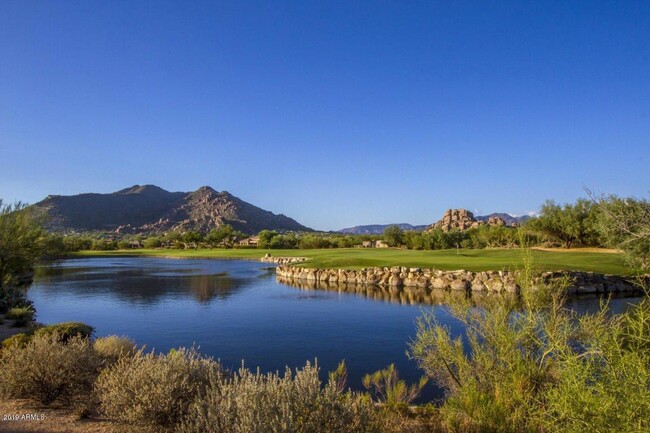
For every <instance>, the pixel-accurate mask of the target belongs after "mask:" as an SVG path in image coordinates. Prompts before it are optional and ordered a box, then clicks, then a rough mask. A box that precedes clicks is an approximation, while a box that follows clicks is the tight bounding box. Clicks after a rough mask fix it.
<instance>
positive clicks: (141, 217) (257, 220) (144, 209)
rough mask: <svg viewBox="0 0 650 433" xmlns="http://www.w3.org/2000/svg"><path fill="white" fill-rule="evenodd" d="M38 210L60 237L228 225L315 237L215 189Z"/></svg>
mask: <svg viewBox="0 0 650 433" xmlns="http://www.w3.org/2000/svg"><path fill="white" fill-rule="evenodd" d="M34 207H35V208H37V209H40V210H42V211H44V212H45V213H46V215H47V216H48V223H47V226H48V229H49V230H51V231H57V232H70V231H72V232H83V231H105V232H115V233H161V232H167V231H173V230H180V231H189V230H193V231H201V232H207V231H209V230H211V229H213V228H216V227H218V226H220V225H222V224H230V225H232V226H233V227H234V228H235V229H236V230H239V231H242V232H244V233H247V234H256V233H258V232H259V231H261V230H264V229H269V230H278V231H312V230H311V229H310V228H308V227H305V226H303V225H302V224H299V223H298V222H296V221H295V220H293V219H291V218H289V217H287V216H285V215H283V214H279V215H276V214H274V213H272V212H269V211H266V210H264V209H261V208H259V207H257V206H254V205H252V204H250V203H247V202H245V201H243V200H241V199H239V198H238V197H235V196H233V195H232V194H230V193H229V192H227V191H216V190H214V189H212V188H211V187H209V186H203V187H201V188H199V189H198V190H196V191H193V192H169V191H166V190H164V189H162V188H160V187H158V186H155V185H134V186H132V187H130V188H125V189H122V190H120V191H116V192H113V193H108V194H97V193H87V194H78V195H72V196H61V195H50V196H48V197H47V198H45V199H44V200H42V201H40V202H38V203H36V204H35V205H34Z"/></svg>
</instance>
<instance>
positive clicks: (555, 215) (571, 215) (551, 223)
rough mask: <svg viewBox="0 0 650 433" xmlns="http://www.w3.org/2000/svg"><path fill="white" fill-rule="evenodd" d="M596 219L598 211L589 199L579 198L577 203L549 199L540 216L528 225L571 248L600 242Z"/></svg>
mask: <svg viewBox="0 0 650 433" xmlns="http://www.w3.org/2000/svg"><path fill="white" fill-rule="evenodd" d="M596 220H597V211H596V209H595V206H594V204H593V202H591V201H589V200H585V199H578V200H577V201H576V202H575V204H564V205H559V204H557V203H555V202H554V201H553V200H547V201H546V202H544V204H543V205H542V207H541V209H540V214H539V217H537V218H535V219H532V220H530V221H529V223H528V227H530V228H532V229H533V230H535V231H538V232H540V233H542V234H545V235H547V236H548V237H550V238H551V239H554V240H558V241H561V242H562V243H563V244H564V246H565V247H566V248H571V246H572V245H574V244H580V245H594V244H597V243H598V238H597V231H596Z"/></svg>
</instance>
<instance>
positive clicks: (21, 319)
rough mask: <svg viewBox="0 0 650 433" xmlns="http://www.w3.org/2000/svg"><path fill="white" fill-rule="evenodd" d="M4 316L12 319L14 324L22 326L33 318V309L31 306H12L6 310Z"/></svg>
mask: <svg viewBox="0 0 650 433" xmlns="http://www.w3.org/2000/svg"><path fill="white" fill-rule="evenodd" d="M5 317H6V318H7V319H9V320H13V321H14V326H16V327H19V328H22V327H24V326H27V325H28V324H29V323H31V322H32V320H34V310H33V309H32V308H31V307H14V308H11V309H10V310H9V311H7V314H6V315H5Z"/></svg>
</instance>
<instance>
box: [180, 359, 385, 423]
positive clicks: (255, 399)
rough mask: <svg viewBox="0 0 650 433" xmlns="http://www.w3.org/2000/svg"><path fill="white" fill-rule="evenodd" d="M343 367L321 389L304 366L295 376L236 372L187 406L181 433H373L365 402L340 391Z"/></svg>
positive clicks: (312, 372)
mask: <svg viewBox="0 0 650 433" xmlns="http://www.w3.org/2000/svg"><path fill="white" fill-rule="evenodd" d="M343 372H344V369H343V368H339V370H338V371H337V372H336V373H334V374H331V375H330V380H329V381H328V383H327V385H325V386H324V387H322V386H321V381H320V379H319V377H318V368H317V367H316V366H312V365H310V364H309V363H307V365H306V366H305V367H304V368H303V369H302V370H296V372H295V374H293V373H292V372H291V370H289V369H287V370H286V371H285V373H284V375H283V376H282V375H280V374H278V373H270V374H261V373H259V372H257V373H252V372H251V371H250V370H248V369H245V368H243V367H242V368H241V369H240V370H239V371H238V372H236V373H235V374H234V375H232V376H231V377H226V378H224V379H223V380H222V381H218V382H214V381H213V382H212V383H211V384H210V387H209V388H208V390H207V392H206V393H205V395H202V396H200V398H198V399H196V400H195V402H194V403H193V404H192V406H191V407H190V411H189V413H188V416H187V417H186V418H185V421H184V422H183V424H182V426H181V428H180V431H181V432H182V433H257V432H277V433H285V432H286V433H363V432H375V431H378V430H377V428H376V427H375V421H374V417H373V411H372V403H371V401H370V399H368V398H363V397H362V396H359V395H355V394H352V393H350V392H344V391H343V387H344V381H343V379H344V376H345V375H344V374H342V373H343Z"/></svg>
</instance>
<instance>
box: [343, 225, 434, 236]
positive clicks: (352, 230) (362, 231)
mask: <svg viewBox="0 0 650 433" xmlns="http://www.w3.org/2000/svg"><path fill="white" fill-rule="evenodd" d="M390 226H397V227H399V228H400V229H402V230H404V231H416V232H421V231H422V230H424V229H426V228H427V226H426V225H418V226H414V225H411V224H406V223H402V224H369V225H363V226H355V227H348V228H344V229H341V230H338V231H337V233H344V234H351V235H380V234H383V233H384V230H386V228H387V227H390Z"/></svg>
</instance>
